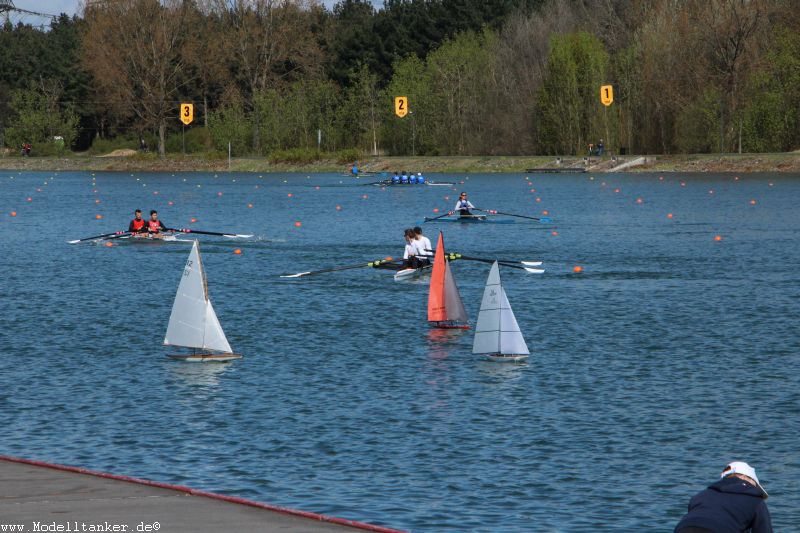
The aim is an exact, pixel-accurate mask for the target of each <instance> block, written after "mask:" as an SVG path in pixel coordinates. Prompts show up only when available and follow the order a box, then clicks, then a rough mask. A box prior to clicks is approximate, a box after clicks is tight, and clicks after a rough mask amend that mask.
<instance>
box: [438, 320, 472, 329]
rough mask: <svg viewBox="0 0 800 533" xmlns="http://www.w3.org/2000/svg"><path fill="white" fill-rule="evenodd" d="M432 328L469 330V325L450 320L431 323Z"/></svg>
mask: <svg viewBox="0 0 800 533" xmlns="http://www.w3.org/2000/svg"><path fill="white" fill-rule="evenodd" d="M430 325H431V327H432V328H436V329H469V324H464V323H463V322H453V321H450V320H442V321H440V322H430Z"/></svg>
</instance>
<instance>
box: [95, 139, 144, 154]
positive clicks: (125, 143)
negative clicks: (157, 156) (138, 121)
mask: <svg viewBox="0 0 800 533" xmlns="http://www.w3.org/2000/svg"><path fill="white" fill-rule="evenodd" d="M137 148H139V141H138V140H134V139H132V138H130V137H115V138H113V139H104V138H102V137H96V138H95V139H94V140H93V141H92V145H91V146H90V147H89V150H88V153H90V154H92V155H103V154H110V153H111V152H113V151H114V150H125V149H131V150H136V149H137Z"/></svg>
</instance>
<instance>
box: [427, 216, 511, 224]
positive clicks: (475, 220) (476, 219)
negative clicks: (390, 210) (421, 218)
mask: <svg viewBox="0 0 800 533" xmlns="http://www.w3.org/2000/svg"><path fill="white" fill-rule="evenodd" d="M425 222H458V223H459V224H514V223H515V222H514V221H513V220H507V219H502V220H497V219H493V218H489V217H487V216H486V215H466V216H463V217H462V216H458V217H442V218H436V217H433V218H431V217H425Z"/></svg>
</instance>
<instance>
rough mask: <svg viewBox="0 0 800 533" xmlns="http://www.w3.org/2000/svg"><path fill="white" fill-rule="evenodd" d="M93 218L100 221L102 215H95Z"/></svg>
mask: <svg viewBox="0 0 800 533" xmlns="http://www.w3.org/2000/svg"><path fill="white" fill-rule="evenodd" d="M94 218H95V219H96V220H100V219H101V218H103V215H95V216H94Z"/></svg>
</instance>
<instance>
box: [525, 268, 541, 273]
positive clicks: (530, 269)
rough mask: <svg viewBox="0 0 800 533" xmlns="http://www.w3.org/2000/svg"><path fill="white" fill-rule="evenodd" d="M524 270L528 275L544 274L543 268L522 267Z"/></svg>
mask: <svg viewBox="0 0 800 533" xmlns="http://www.w3.org/2000/svg"><path fill="white" fill-rule="evenodd" d="M522 268H524V269H525V272H527V273H529V274H544V269H543V268H530V267H522Z"/></svg>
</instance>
